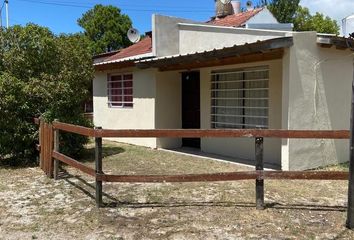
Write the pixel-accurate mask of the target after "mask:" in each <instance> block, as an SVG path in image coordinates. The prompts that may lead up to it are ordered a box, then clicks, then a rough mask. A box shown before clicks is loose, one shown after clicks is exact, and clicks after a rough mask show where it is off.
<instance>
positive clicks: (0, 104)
mask: <svg viewBox="0 0 354 240" xmlns="http://www.w3.org/2000/svg"><path fill="white" fill-rule="evenodd" d="M88 46H89V42H88V41H87V39H86V38H85V37H83V36H81V35H78V34H76V35H60V36H55V35H54V34H53V33H52V32H50V31H49V30H48V29H47V28H44V27H40V26H38V25H35V24H28V25H26V26H25V27H21V26H14V27H11V28H10V29H8V30H4V29H2V30H0V112H1V115H2V116H1V118H0V129H1V131H2V132H1V135H0V160H7V161H9V162H10V163H12V164H17V163H28V162H33V161H34V159H35V155H36V153H35V150H34V149H35V148H34V144H35V139H36V138H37V137H38V136H37V134H38V132H37V128H38V127H37V126H34V125H33V123H32V118H33V117H34V116H43V118H44V119H45V120H46V121H52V120H53V119H59V120H62V121H65V122H71V123H76V124H84V125H88V124H89V123H88V122H87V121H86V120H85V119H84V118H83V116H82V114H81V112H82V108H81V104H82V102H83V101H84V100H85V99H86V97H87V93H88V91H87V89H88V88H89V85H90V81H91V79H92V78H93V69H92V62H91V53H90V51H89V47H88ZM63 138H65V139H66V140H68V141H69V142H71V143H72V144H73V145H72V148H71V150H70V151H69V150H68V148H67V146H63V150H64V151H66V152H67V153H69V154H71V155H75V154H77V153H78V151H79V150H80V149H81V147H82V144H83V143H84V142H85V141H86V139H85V138H77V137H73V136H72V135H69V134H66V135H63ZM64 142H65V141H64Z"/></svg>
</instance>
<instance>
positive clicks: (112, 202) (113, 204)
mask: <svg viewBox="0 0 354 240" xmlns="http://www.w3.org/2000/svg"><path fill="white" fill-rule="evenodd" d="M59 177H60V178H61V179H64V180H65V181H66V182H68V183H69V184H70V185H72V186H73V187H75V188H77V189H78V190H80V191H81V192H83V193H84V194H85V195H86V196H88V197H90V198H91V199H92V200H95V195H94V194H93V193H92V192H90V190H87V189H85V188H84V187H83V186H80V185H79V184H78V182H79V183H81V184H83V185H84V186H87V187H89V188H90V189H91V190H95V186H94V184H90V183H88V182H87V181H86V180H85V179H83V178H81V177H80V176H78V175H72V174H70V173H68V172H67V171H66V170H64V169H63V170H61V174H60V175H59ZM74 179H75V180H74ZM103 196H104V197H106V199H108V200H109V201H108V202H106V203H104V206H103V207H104V208H117V207H124V208H134V209H138V208H152V207H153V208H172V207H173V208H179V207H203V206H205V207H241V208H255V207H256V205H255V203H253V202H239V203H237V202H225V201H210V202H207V201H198V202H145V203H137V202H122V201H119V200H118V199H117V198H115V197H113V196H111V195H109V194H107V193H105V192H103ZM265 209H283V210H307V211H328V212H332V211H334V212H346V210H347V208H346V206H326V205H312V204H282V203H278V202H268V203H266V205H265Z"/></svg>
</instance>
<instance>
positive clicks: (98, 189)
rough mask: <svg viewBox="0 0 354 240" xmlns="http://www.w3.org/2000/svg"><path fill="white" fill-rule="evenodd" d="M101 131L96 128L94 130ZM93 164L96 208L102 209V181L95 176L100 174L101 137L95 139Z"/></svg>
mask: <svg viewBox="0 0 354 240" xmlns="http://www.w3.org/2000/svg"><path fill="white" fill-rule="evenodd" d="M99 129H102V127H96V128H95V130H99ZM95 163H96V206H97V207H98V208H99V207H102V181H99V180H97V174H102V173H103V171H102V137H95Z"/></svg>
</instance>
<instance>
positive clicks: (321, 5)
mask: <svg viewBox="0 0 354 240" xmlns="http://www.w3.org/2000/svg"><path fill="white" fill-rule="evenodd" d="M3 1H4V0H0V7H1V5H2V3H3ZM241 2H242V3H241V4H242V6H245V2H246V0H243V1H241ZM253 2H254V4H256V3H257V2H258V0H254V1H253ZM95 4H103V5H108V4H111V5H114V6H117V7H119V8H120V9H121V10H122V13H124V14H127V15H129V17H130V18H131V19H132V21H133V25H134V27H135V28H137V29H138V30H139V31H140V32H141V33H144V32H146V31H150V30H151V15H152V14H153V13H158V14H163V15H168V16H176V17H182V18H188V19H193V20H197V21H206V20H208V19H210V17H211V16H213V14H214V0H193V1H191V0H178V1H172V0H9V20H10V25H14V24H21V25H24V24H26V23H29V22H33V23H36V24H39V25H42V26H46V27H48V28H50V29H51V30H52V31H53V32H54V33H57V34H58V33H74V32H79V31H82V29H81V28H80V27H79V26H78V25H77V19H78V18H80V17H81V16H82V14H83V13H85V12H86V11H87V10H89V9H90V8H92V7H93V6H94V5H95ZM300 4H301V5H302V6H306V7H308V8H309V9H310V11H311V13H315V12H321V13H324V14H325V15H328V16H330V17H331V18H333V19H336V20H337V21H338V22H339V23H341V20H342V18H344V17H346V16H348V15H351V14H353V13H354V0H301V2H300ZM4 10H5V8H3V10H2V11H1V12H2V20H3V21H2V22H3V24H5V11H4Z"/></svg>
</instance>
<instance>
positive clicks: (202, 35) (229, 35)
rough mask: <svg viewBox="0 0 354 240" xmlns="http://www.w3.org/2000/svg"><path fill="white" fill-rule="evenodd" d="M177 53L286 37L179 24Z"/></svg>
mask: <svg viewBox="0 0 354 240" xmlns="http://www.w3.org/2000/svg"><path fill="white" fill-rule="evenodd" d="M179 29H180V32H179V39H180V41H179V52H180V54H186V53H194V52H197V51H199V52H200V51H207V50H213V49H220V48H223V47H231V46H234V45H243V44H245V43H253V42H256V41H261V40H267V39H272V38H277V37H284V36H288V35H289V34H290V33H288V32H283V31H268V30H256V29H243V28H232V27H220V26H213V25H206V24H204V25H202V24H199V25H197V24H184V23H183V24H182V23H181V24H179Z"/></svg>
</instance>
